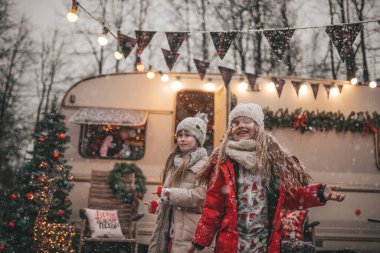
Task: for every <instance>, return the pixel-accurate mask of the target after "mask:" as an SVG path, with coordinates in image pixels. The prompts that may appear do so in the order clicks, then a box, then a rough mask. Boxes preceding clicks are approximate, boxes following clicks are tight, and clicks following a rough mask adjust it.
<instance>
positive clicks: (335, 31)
mask: <svg viewBox="0 0 380 253" xmlns="http://www.w3.org/2000/svg"><path fill="white" fill-rule="evenodd" d="M361 30H362V25H361V24H350V25H343V26H328V27H327V28H326V33H327V34H328V35H329V37H330V39H331V41H332V42H333V44H334V46H335V48H336V49H337V50H338V53H339V56H340V58H341V59H342V61H343V62H344V61H346V60H347V59H348V58H349V56H352V55H353V53H354V50H353V47H352V45H353V44H354V41H355V39H356V37H357V36H358V34H359V32H360V31H361Z"/></svg>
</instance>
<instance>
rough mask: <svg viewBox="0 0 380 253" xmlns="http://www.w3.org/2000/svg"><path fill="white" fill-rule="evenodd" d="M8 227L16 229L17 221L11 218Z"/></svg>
mask: <svg viewBox="0 0 380 253" xmlns="http://www.w3.org/2000/svg"><path fill="white" fill-rule="evenodd" d="M8 227H9V228H10V229H14V228H15V223H14V222H13V221H12V220H11V221H10V222H9V223H8Z"/></svg>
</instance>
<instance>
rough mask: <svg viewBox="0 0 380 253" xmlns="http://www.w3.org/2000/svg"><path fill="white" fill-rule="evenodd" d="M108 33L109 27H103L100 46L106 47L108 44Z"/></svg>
mask: <svg viewBox="0 0 380 253" xmlns="http://www.w3.org/2000/svg"><path fill="white" fill-rule="evenodd" d="M107 33H108V28H107V27H103V32H102V35H100V36H99V37H98V43H99V45H101V46H105V45H107V44H108V39H107Z"/></svg>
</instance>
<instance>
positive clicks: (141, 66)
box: [136, 57, 145, 72]
mask: <svg viewBox="0 0 380 253" xmlns="http://www.w3.org/2000/svg"><path fill="white" fill-rule="evenodd" d="M136 70H137V71H138V72H143V71H144V70H145V66H144V64H143V63H142V61H141V58H140V57H137V64H136Z"/></svg>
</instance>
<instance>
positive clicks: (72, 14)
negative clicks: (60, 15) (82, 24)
mask: <svg viewBox="0 0 380 253" xmlns="http://www.w3.org/2000/svg"><path fill="white" fill-rule="evenodd" d="M77 13H78V2H77V1H73V4H72V6H71V9H70V11H69V13H67V15H66V18H67V20H68V21H69V22H71V23H74V22H77V21H78V14H77Z"/></svg>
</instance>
